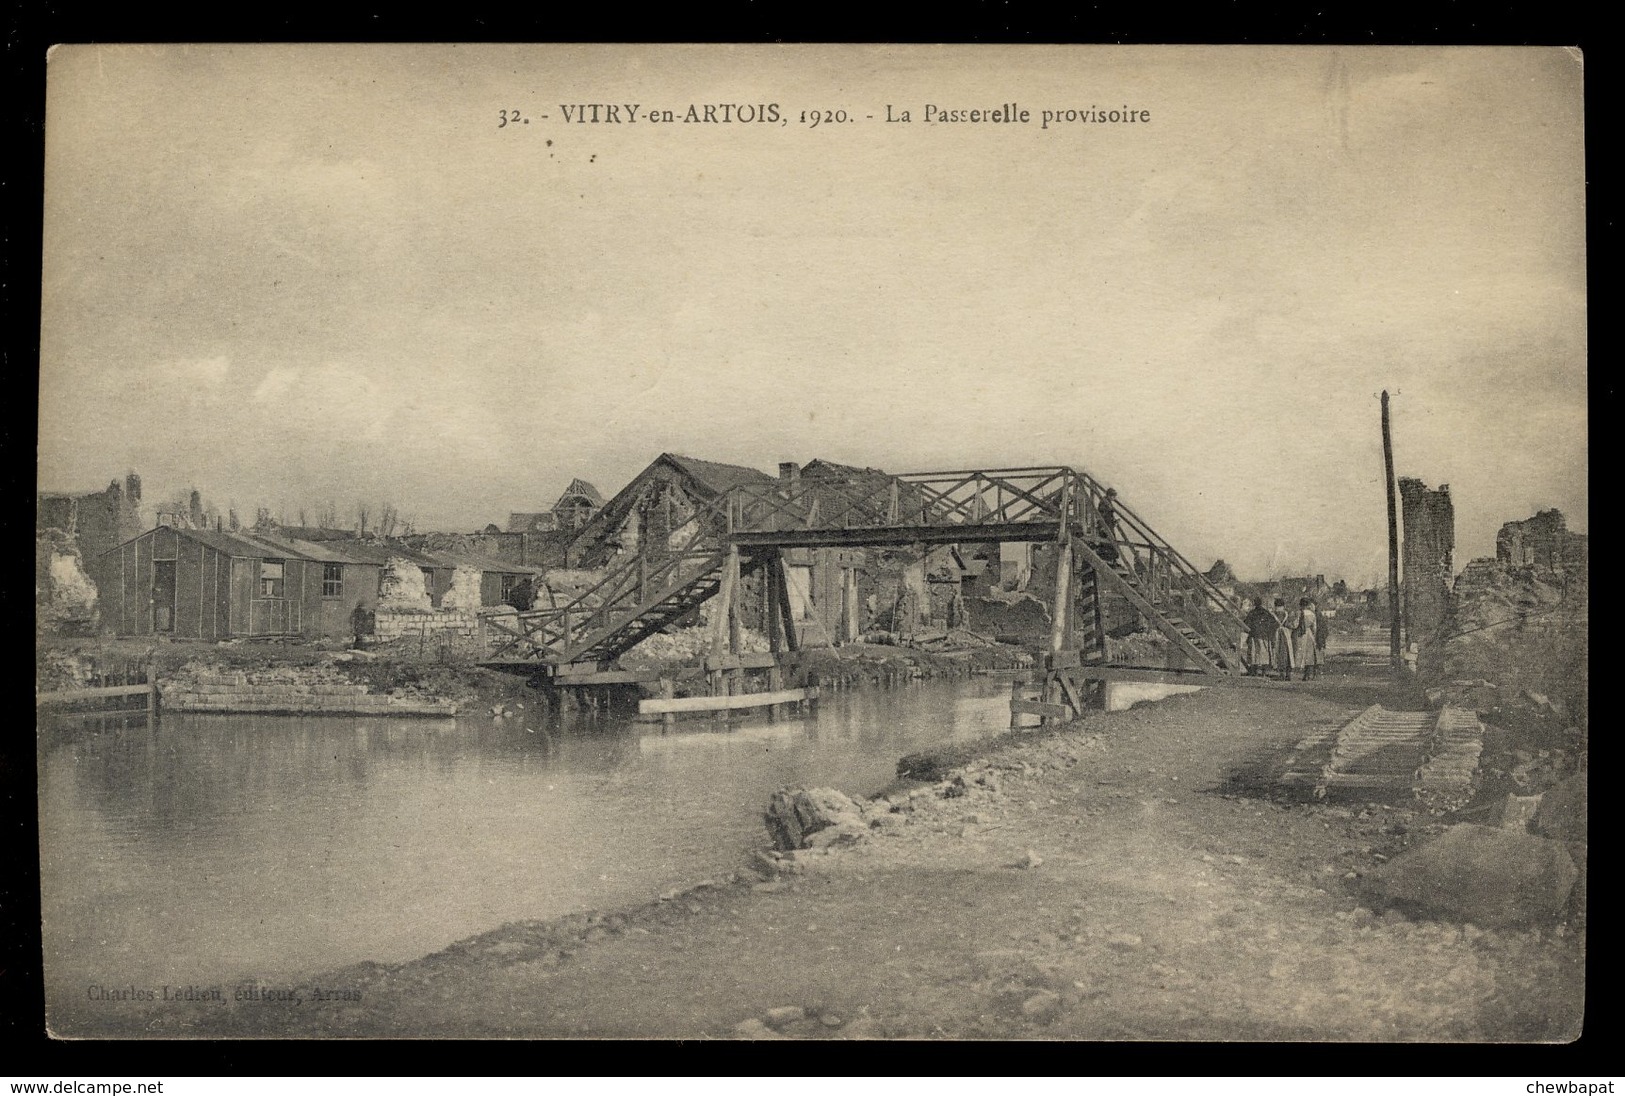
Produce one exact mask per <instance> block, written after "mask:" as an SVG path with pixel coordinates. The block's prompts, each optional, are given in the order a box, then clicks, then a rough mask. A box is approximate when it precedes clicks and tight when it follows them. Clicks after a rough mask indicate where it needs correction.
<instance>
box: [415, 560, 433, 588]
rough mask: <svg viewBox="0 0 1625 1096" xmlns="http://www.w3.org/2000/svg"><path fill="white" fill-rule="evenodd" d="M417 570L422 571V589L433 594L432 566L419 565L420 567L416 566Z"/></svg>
mask: <svg viewBox="0 0 1625 1096" xmlns="http://www.w3.org/2000/svg"><path fill="white" fill-rule="evenodd" d="M418 570H420V571H422V572H423V589H424V591H425V592H426V593H429V594H433V593H434V568H433V567H420V568H418Z"/></svg>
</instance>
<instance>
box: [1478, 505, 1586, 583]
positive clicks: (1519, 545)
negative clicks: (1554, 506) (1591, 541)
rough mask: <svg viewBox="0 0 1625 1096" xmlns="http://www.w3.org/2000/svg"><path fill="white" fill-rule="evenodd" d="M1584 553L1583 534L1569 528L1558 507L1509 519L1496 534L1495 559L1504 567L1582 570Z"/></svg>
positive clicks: (1540, 569)
mask: <svg viewBox="0 0 1625 1096" xmlns="http://www.w3.org/2000/svg"><path fill="white" fill-rule="evenodd" d="M1587 557H1588V552H1587V544H1586V536H1585V534H1584V533H1571V532H1569V529H1568V522H1567V521H1565V520H1564V518H1563V512H1562V511H1561V510H1542V511H1540V512H1539V513H1537V514H1536V515H1535V516H1534V517H1531V518H1525V519H1524V520H1523V521H1509V522H1507V523H1506V524H1505V525H1503V526H1501V531H1500V532H1499V533H1497V534H1496V535H1495V558H1496V561H1497V562H1498V563H1500V564H1502V565H1503V566H1506V567H1533V568H1534V569H1535V570H1537V571H1579V572H1583V571H1584V570H1585V569H1586V563H1587Z"/></svg>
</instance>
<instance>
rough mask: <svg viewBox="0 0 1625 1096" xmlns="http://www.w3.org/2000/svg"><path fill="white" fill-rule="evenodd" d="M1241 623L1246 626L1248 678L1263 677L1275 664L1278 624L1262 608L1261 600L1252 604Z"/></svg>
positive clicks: (1262, 602) (1266, 610) (1262, 600)
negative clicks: (1250, 609)
mask: <svg viewBox="0 0 1625 1096" xmlns="http://www.w3.org/2000/svg"><path fill="white" fill-rule="evenodd" d="M1242 622H1243V623H1245V624H1246V625H1247V639H1246V644H1245V648H1244V649H1245V651H1246V656H1245V658H1246V662H1247V674H1248V676H1250V677H1263V676H1264V675H1265V674H1267V673H1269V670H1270V666H1271V665H1272V664H1273V663H1274V662H1275V631H1276V629H1277V628H1278V627H1279V626H1280V622H1279V621H1277V620H1276V619H1275V614H1273V613H1271V612H1270V611H1269V610H1268V609H1266V608H1265V607H1264V599H1263V598H1259V599H1258V601H1256V602H1254V603H1253V607H1252V611H1251V612H1249V613H1248V614H1247V615H1246V616H1245V617H1243V618H1242Z"/></svg>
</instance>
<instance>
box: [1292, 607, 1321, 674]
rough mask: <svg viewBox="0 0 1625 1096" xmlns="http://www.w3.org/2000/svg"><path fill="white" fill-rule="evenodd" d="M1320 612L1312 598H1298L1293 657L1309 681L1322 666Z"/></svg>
mask: <svg viewBox="0 0 1625 1096" xmlns="http://www.w3.org/2000/svg"><path fill="white" fill-rule="evenodd" d="M1319 631H1320V618H1319V614H1317V613H1316V612H1315V603H1314V600H1313V599H1311V598H1306V597H1300V598H1299V599H1298V612H1297V615H1296V616H1294V617H1293V620H1292V657H1293V661H1294V662H1295V663H1297V665H1298V666H1300V667H1302V668H1303V679H1304V680H1305V681H1308V680H1309V679H1310V678H1311V677H1314V676H1315V674H1316V672H1317V671H1318V670H1319V668H1320V648H1319V646H1318V645H1317V640H1318V638H1319Z"/></svg>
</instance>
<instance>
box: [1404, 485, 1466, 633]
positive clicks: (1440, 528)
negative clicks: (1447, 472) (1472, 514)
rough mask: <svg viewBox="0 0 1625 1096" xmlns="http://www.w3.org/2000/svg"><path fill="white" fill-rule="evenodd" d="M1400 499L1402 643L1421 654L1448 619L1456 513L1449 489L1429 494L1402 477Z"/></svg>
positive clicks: (1440, 489) (1426, 488)
mask: <svg viewBox="0 0 1625 1096" xmlns="http://www.w3.org/2000/svg"><path fill="white" fill-rule="evenodd" d="M1399 494H1400V499H1401V501H1402V505H1403V514H1404V523H1405V539H1404V545H1403V547H1402V548H1401V552H1400V558H1401V562H1402V565H1403V571H1404V581H1403V587H1402V590H1401V595H1402V599H1403V600H1402V606H1403V610H1402V611H1403V614H1404V617H1403V619H1404V622H1405V639H1406V641H1407V642H1410V643H1415V644H1416V645H1417V646H1418V648H1421V649H1423V650H1427V649H1430V648H1437V646H1438V645H1439V644H1440V643H1441V642H1442V641H1443V636H1444V629H1445V622H1446V620H1447V619H1448V618H1449V616H1450V589H1451V585H1452V583H1453V580H1454V571H1455V568H1454V564H1453V559H1452V557H1453V555H1454V553H1455V549H1456V510H1455V506H1454V504H1452V503H1451V501H1450V485H1449V484H1447V483H1441V484H1440V485H1439V489H1438V490H1437V491H1433V490H1429V489H1428V486H1427V484H1425V483H1423V482H1422V481H1421V480H1419V479H1410V478H1407V477H1401V478H1400V480H1399Z"/></svg>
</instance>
